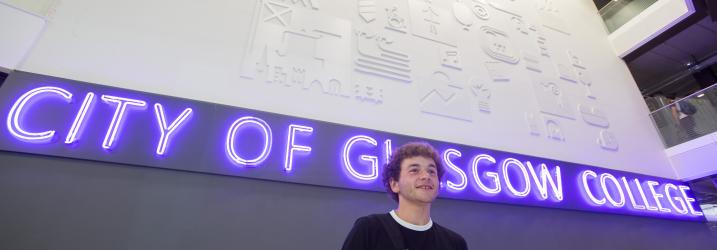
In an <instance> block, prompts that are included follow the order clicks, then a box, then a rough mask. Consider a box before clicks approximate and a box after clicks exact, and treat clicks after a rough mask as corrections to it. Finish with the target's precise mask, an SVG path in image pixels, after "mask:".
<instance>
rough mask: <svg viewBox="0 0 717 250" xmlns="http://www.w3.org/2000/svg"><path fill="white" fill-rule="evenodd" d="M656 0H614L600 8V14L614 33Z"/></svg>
mask: <svg viewBox="0 0 717 250" xmlns="http://www.w3.org/2000/svg"><path fill="white" fill-rule="evenodd" d="M655 2H657V0H613V1H610V3H608V4H607V5H605V6H604V7H602V8H601V9H600V16H601V17H602V19H603V21H604V22H605V26H606V27H607V30H608V31H609V33H612V32H613V31H615V30H617V29H618V28H620V27H621V26H622V25H624V24H625V23H627V22H628V21H630V19H632V18H633V17H635V16H637V15H639V14H640V13H642V11H644V10H645V9H647V7H650V5H652V4H653V3H655Z"/></svg>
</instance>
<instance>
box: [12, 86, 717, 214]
mask: <svg viewBox="0 0 717 250" xmlns="http://www.w3.org/2000/svg"><path fill="white" fill-rule="evenodd" d="M100 101H101V102H100ZM0 114H2V115H4V116H5V119H6V120H5V121H6V124H5V125H6V126H5V128H4V129H2V130H0V150H5V151H15V152H28V153H34V154H44V155H53V156H60V157H68V158H77V159H88V160H97V161H106V162H117V163H128V164H132V165H139V166H146V167H161V168H168V169H181V170H187V171H194V172H206V173H214V174H222V175H230V176H243V177H250V178H258V179H266V180H273V181H283V182H293V183H303V184H311V185H321V186H330V187H341V188H351V189H360V190H371V191H383V186H382V184H381V178H380V177H381V176H380V175H381V171H380V167H381V166H382V165H384V164H385V163H386V162H387V161H388V159H389V158H390V154H391V151H392V149H393V148H392V147H393V145H400V144H403V143H405V142H409V141H416V140H425V139H421V138H414V137H409V136H404V135H397V134H391V133H386V132H381V131H375V130H369V129H362V128H356V127H350V126H344V125H338V124H333V123H328V122H322V121H316V120H311V119H304V118H298V117H291V116H285V115H278V114H273V113H267V112H262V111H256V110H248V109H242V108H237V107H230V106H225V105H218V104H212V103H205V102H199V101H193V100H187V99H180V98H173V97H167V96H161V95H155V94H149V93H142V92H138V91H131V90H124V89H118V88H113V87H108V86H100V85H94V84H89V83H81V82H77V81H72V80H66V79H60V78H54V77H49V76H42V75H36V74H31V73H26V72H14V73H13V74H12V75H11V76H10V77H9V78H8V79H7V80H6V82H5V83H4V84H3V85H2V87H1V88H0ZM426 141H429V142H430V143H431V144H433V145H434V146H435V147H436V148H438V149H439V150H441V152H442V154H441V157H442V158H443V161H444V163H445V164H444V165H445V166H446V175H445V177H444V180H443V182H442V185H441V188H442V189H445V190H444V191H443V192H441V197H443V198H450V199H462V200H473V201H484V202H497V203H508V204H515V205H526V206H540V207H551V208H563V209H575V210H583V211H593V212H602V213H615V214H627V215H637V216H651V217H659V218H666V219H678V220H692V221H703V220H704V216H703V214H702V212H701V211H700V210H699V206H698V205H697V204H696V201H695V199H694V197H693V195H692V193H691V190H690V188H689V187H688V186H686V185H685V184H684V183H682V182H680V181H676V180H670V179H664V178H658V177H652V176H646V175H641V174H635V173H628V172H623V171H616V170H609V169H604V168H599V167H593V166H586V165H581V164H575V163H569V162H562V161H557V160H552V159H545V158H540V157H533V156H527V155H520V154H515V153H510V152H503V151H497V150H491V149H483V148H476V147H470V146H466V145H459V144H453V143H449V142H440V141H431V140H426Z"/></svg>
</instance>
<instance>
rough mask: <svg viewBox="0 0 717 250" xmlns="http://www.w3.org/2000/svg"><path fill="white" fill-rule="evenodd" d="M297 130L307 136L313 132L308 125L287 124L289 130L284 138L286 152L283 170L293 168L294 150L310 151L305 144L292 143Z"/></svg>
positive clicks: (287, 170) (288, 170) (289, 170)
mask: <svg viewBox="0 0 717 250" xmlns="http://www.w3.org/2000/svg"><path fill="white" fill-rule="evenodd" d="M297 132H299V133H302V134H305V135H307V136H308V135H311V133H313V132H314V128H312V127H308V126H302V125H295V124H291V125H289V132H288V133H287V138H286V154H285V158H284V170H285V171H286V172H291V170H292V168H293V162H294V152H296V151H300V152H306V153H310V152H311V147H309V146H305V145H296V144H295V143H294V138H295V136H296V133H297Z"/></svg>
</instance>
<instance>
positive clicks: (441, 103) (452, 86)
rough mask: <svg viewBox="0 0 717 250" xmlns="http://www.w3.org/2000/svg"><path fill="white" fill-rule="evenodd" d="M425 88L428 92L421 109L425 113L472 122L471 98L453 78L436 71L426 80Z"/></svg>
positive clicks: (421, 100)
mask: <svg viewBox="0 0 717 250" xmlns="http://www.w3.org/2000/svg"><path fill="white" fill-rule="evenodd" d="M426 80H427V82H425V83H424V84H426V85H425V86H426V87H427V88H426V89H427V90H428V92H427V93H426V94H425V95H423V96H422V97H421V99H420V103H421V104H420V108H421V111H422V112H423V113H427V114H432V115H437V116H441V117H447V118H452V119H458V120H463V121H471V120H472V119H471V115H470V114H471V113H470V112H471V109H470V96H469V95H468V93H466V91H465V89H464V88H463V87H462V86H460V85H459V84H458V83H456V82H454V81H453V79H451V77H450V76H449V75H448V74H446V73H444V72H442V71H436V72H434V73H433V75H432V76H431V77H430V79H426Z"/></svg>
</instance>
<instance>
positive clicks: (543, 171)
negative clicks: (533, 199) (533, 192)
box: [526, 161, 563, 201]
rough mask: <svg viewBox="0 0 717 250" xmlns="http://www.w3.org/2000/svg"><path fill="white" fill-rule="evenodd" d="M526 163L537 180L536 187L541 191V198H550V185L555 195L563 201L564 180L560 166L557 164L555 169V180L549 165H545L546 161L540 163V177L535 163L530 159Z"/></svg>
mask: <svg viewBox="0 0 717 250" xmlns="http://www.w3.org/2000/svg"><path fill="white" fill-rule="evenodd" d="M526 164H527V165H528V166H527V167H528V170H529V171H530V176H531V177H532V178H533V181H534V182H535V187H536V188H537V189H538V192H540V200H546V199H548V186H550V189H551V191H552V193H553V197H554V198H555V199H556V200H557V201H562V200H563V181H562V175H561V174H560V166H555V168H554V170H553V174H554V175H555V180H553V178H552V176H551V175H550V171H549V170H548V166H547V165H545V163H541V164H540V177H538V174H536V173H535V168H534V167H533V164H531V163H530V161H527V162H526Z"/></svg>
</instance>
